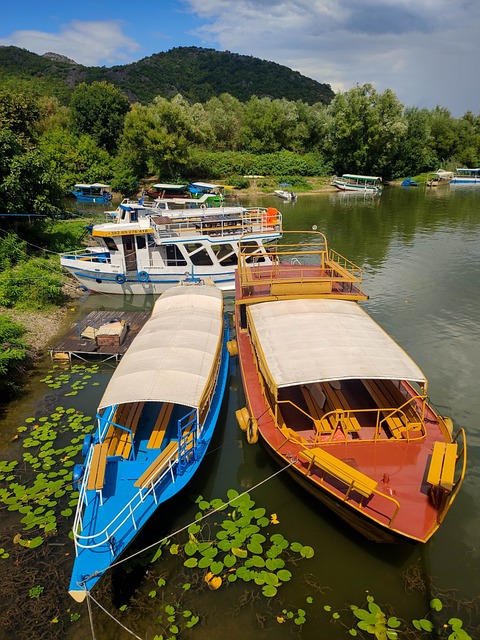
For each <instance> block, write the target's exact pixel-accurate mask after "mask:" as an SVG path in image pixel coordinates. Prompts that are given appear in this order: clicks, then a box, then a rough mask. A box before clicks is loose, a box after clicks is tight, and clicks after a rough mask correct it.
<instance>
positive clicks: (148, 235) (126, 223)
mask: <svg viewBox="0 0 480 640" xmlns="http://www.w3.org/2000/svg"><path fill="white" fill-rule="evenodd" d="M155 205H156V206H154V207H149V206H146V205H144V204H143V205H142V204H140V203H138V202H136V203H133V202H125V203H122V204H121V205H120V206H119V208H118V209H117V211H116V212H115V214H114V215H115V216H116V217H115V220H114V221H112V222H106V223H102V224H97V225H94V226H93V227H92V228H91V234H92V239H93V240H94V241H96V243H97V246H89V247H86V248H85V249H83V250H80V251H75V252H69V253H65V254H62V255H61V256H60V264H61V265H62V266H63V267H65V268H66V269H67V270H68V271H69V272H70V273H71V274H72V275H73V276H74V277H75V278H76V279H77V280H78V282H79V283H80V284H81V285H82V286H83V287H85V288H86V289H89V290H90V291H95V292H98V293H119V294H126V295H132V294H138V295H145V294H159V293H163V291H165V290H166V289H168V288H169V287H171V286H174V285H176V284H178V283H179V282H181V281H182V280H184V279H185V276H186V275H188V274H194V275H195V277H197V278H201V279H203V278H208V279H210V280H212V281H213V282H214V283H215V284H216V285H217V286H218V287H219V288H220V289H222V290H224V291H232V290H233V289H234V286H235V269H236V266H237V262H238V243H239V241H240V238H242V242H243V243H244V244H245V243H246V246H247V247H248V250H249V251H250V252H251V259H250V263H251V264H260V263H261V264H271V257H270V253H269V244H271V243H272V242H275V241H276V240H277V239H278V238H280V237H281V234H282V215H281V213H280V212H279V211H278V210H277V209H275V208H273V207H269V208H257V209H246V208H244V207H240V206H232V207H205V208H185V209H169V208H165V207H167V206H168V205H166V203H163V202H162V201H158V202H157V203H155Z"/></svg>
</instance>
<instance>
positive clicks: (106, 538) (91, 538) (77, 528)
mask: <svg viewBox="0 0 480 640" xmlns="http://www.w3.org/2000/svg"><path fill="white" fill-rule="evenodd" d="M91 450H93V448H91ZM91 458H92V452H91V451H90V453H89V455H88V456H87V460H86V464H85V476H84V481H83V482H82V485H81V487H80V495H79V497H78V504H79V508H78V509H77V512H76V514H75V519H74V523H73V537H74V541H75V551H76V553H77V555H78V551H77V549H78V548H81V549H95V548H97V547H100V546H102V545H105V544H109V543H110V542H111V541H112V540H113V538H114V537H115V534H116V533H117V531H118V530H119V529H120V528H121V527H122V526H123V525H124V524H125V523H126V522H128V520H131V522H132V526H133V527H135V528H136V527H137V523H136V521H135V512H136V510H137V509H138V508H139V507H140V506H141V505H142V503H143V502H144V501H145V499H146V498H147V497H148V496H150V495H153V497H154V499H156V495H155V489H156V487H157V486H158V485H159V484H160V483H161V482H163V480H164V479H165V477H166V476H167V475H168V474H169V473H170V474H171V476H172V481H174V480H175V477H174V473H173V467H174V465H176V464H177V463H178V449H176V450H175V451H174V452H173V453H172V454H171V455H170V456H169V457H168V458H167V459H166V460H165V468H164V470H163V471H162V472H161V473H160V474H158V475H156V476H155V478H153V479H152V480H151V481H150V482H148V483H146V485H145V486H144V487H141V488H140V489H139V490H138V491H137V493H136V494H135V495H134V496H133V497H132V498H131V500H130V501H129V502H128V503H127V504H126V505H125V506H124V507H123V509H121V511H119V512H118V513H117V514H116V515H115V517H114V518H112V520H111V521H110V522H109V523H108V524H107V526H106V527H105V528H104V529H103V530H102V531H99V532H97V533H95V534H93V535H82V532H81V531H82V529H81V527H82V519H83V513H84V510H85V508H86V506H87V488H86V487H87V478H88V470H89V468H90V464H91ZM80 505H81V506H80Z"/></svg>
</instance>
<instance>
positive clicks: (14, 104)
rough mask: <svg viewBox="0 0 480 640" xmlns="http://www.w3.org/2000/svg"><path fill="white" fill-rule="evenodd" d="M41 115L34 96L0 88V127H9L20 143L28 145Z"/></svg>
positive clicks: (32, 138) (31, 140)
mask: <svg viewBox="0 0 480 640" xmlns="http://www.w3.org/2000/svg"><path fill="white" fill-rule="evenodd" d="M41 115H42V111H41V108H40V105H39V102H38V99H37V98H36V96H34V95H32V94H31V93H22V92H20V91H17V92H12V91H6V90H4V89H3V90H2V89H0V129H9V130H10V131H11V132H12V133H13V134H14V135H15V136H16V138H17V139H18V140H19V142H21V143H22V145H25V146H28V145H29V144H31V143H32V142H33V140H34V139H35V135H36V127H37V124H38V121H39V120H40V117H41Z"/></svg>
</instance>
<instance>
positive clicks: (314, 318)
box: [235, 232, 466, 542]
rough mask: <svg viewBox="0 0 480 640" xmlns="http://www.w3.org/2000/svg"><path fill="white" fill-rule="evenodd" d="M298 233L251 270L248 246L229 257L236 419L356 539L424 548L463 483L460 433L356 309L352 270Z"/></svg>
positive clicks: (357, 279) (411, 368)
mask: <svg viewBox="0 0 480 640" xmlns="http://www.w3.org/2000/svg"><path fill="white" fill-rule="evenodd" d="M299 233H300V232H293V233H286V234H285V236H284V238H283V239H282V240H281V241H279V242H282V244H278V245H277V247H276V253H275V259H274V260H273V264H268V265H267V264H264V263H263V262H262V261H261V260H260V261H259V262H258V263H257V264H255V256H252V250H251V247H249V246H246V247H245V250H241V251H240V254H239V263H238V269H237V273H236V306H235V322H236V333H237V338H236V341H237V345H236V347H237V348H238V354H239V359H240V367H241V374H242V379H243V384H244V388H245V395H246V401H247V406H246V407H244V408H242V409H240V410H238V411H237V420H238V422H239V424H240V426H241V428H242V429H244V430H245V431H246V435H247V439H248V441H249V442H251V443H255V442H256V441H257V439H258V437H260V438H261V439H262V441H263V442H264V444H265V446H266V447H267V450H268V451H269V452H270V453H271V454H272V456H273V457H274V458H275V459H276V460H277V462H278V463H279V464H280V465H282V466H284V467H286V470H287V471H288V473H289V474H290V475H291V476H292V477H293V478H294V479H295V480H296V481H297V482H298V483H299V484H300V485H301V486H303V487H304V488H305V489H306V490H307V491H309V492H310V493H312V494H313V495H314V496H316V497H317V498H319V499H320V500H321V501H322V502H324V503H325V504H326V505H328V506H329V507H330V508H331V509H332V510H333V511H334V512H336V513H337V514H338V515H339V516H341V517H342V518H344V519H345V520H346V521H347V522H348V523H349V524H350V525H351V526H353V527H354V528H355V529H357V530H358V531H360V532H361V533H362V534H363V535H365V536H366V537H367V538H369V539H371V540H374V541H378V542H394V541H400V540H411V541H420V542H426V541H427V540H428V539H429V538H430V537H431V536H432V535H433V534H434V533H435V531H436V530H437V529H438V527H439V526H440V524H441V523H442V521H443V519H444V517H445V515H446V513H447V511H448V510H449V508H450V507H451V505H452V503H453V501H454V499H455V497H456V495H457V493H458V490H459V489H460V486H461V484H462V481H463V478H464V476H465V469H466V440H465V432H464V430H463V429H460V430H459V431H458V432H457V433H456V434H455V435H454V434H453V423H452V421H451V420H450V419H449V418H446V417H443V416H441V415H439V414H438V412H437V411H436V410H435V409H434V408H433V407H432V406H431V404H430V403H429V402H428V401H427V380H426V378H425V376H424V375H423V373H422V372H421V371H420V369H419V368H418V366H417V365H416V364H415V363H414V362H413V361H412V360H411V359H410V357H409V356H408V355H407V354H406V353H405V352H404V351H403V350H402V349H401V347H400V346H399V345H398V344H397V343H396V342H395V341H394V340H393V339H392V338H391V337H390V336H388V335H387V334H386V333H385V332H384V331H383V330H382V329H381V327H379V326H378V325H377V324H376V323H375V322H374V320H373V319H372V318H371V317H370V316H369V315H368V314H367V313H366V312H365V311H364V310H363V309H362V307H361V305H360V304H359V301H362V300H365V299H367V296H366V295H365V294H364V293H363V291H362V290H361V282H362V273H361V269H360V268H358V267H357V266H355V265H354V264H352V263H351V262H349V261H348V260H347V259H346V258H344V257H342V256H340V255H339V254H337V253H336V252H334V251H332V250H331V249H329V248H328V246H327V241H326V238H325V236H324V235H323V234H321V233H314V234H311V233H308V234H305V233H303V235H302V234H300V236H299V235H298V234H299ZM292 237H293V238H294V239H293V240H292V239H291V238H292ZM252 262H253V263H254V264H252Z"/></svg>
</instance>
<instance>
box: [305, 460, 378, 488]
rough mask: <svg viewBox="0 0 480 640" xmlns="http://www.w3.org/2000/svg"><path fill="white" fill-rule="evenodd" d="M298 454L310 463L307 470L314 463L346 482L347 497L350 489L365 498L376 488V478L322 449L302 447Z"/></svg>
mask: <svg viewBox="0 0 480 640" xmlns="http://www.w3.org/2000/svg"><path fill="white" fill-rule="evenodd" d="M299 456H300V458H304V459H305V460H307V461H308V462H309V463H310V464H309V467H308V471H310V470H311V468H312V466H313V465H315V466H316V467H318V468H319V469H321V470H322V471H325V472H326V473H328V474H329V475H331V476H333V477H334V478H337V479H338V480H340V481H341V482H343V483H344V484H346V485H347V486H348V491H347V493H346V496H347V497H348V496H349V494H350V492H351V491H356V492H357V493H359V494H360V495H362V496H364V497H365V498H369V497H370V496H371V495H372V494H373V492H374V490H375V489H376V488H377V485H378V482H377V481H376V480H373V478H370V477H369V476H366V475H365V474H364V473H362V472H361V471H358V469H355V468H354V467H352V466H351V465H349V464H347V463H346V462H343V460H339V459H338V458H336V457H335V456H332V455H331V454H330V453H328V451H325V450H324V449H318V448H316V449H304V450H303V451H301V452H300V453H299Z"/></svg>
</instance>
